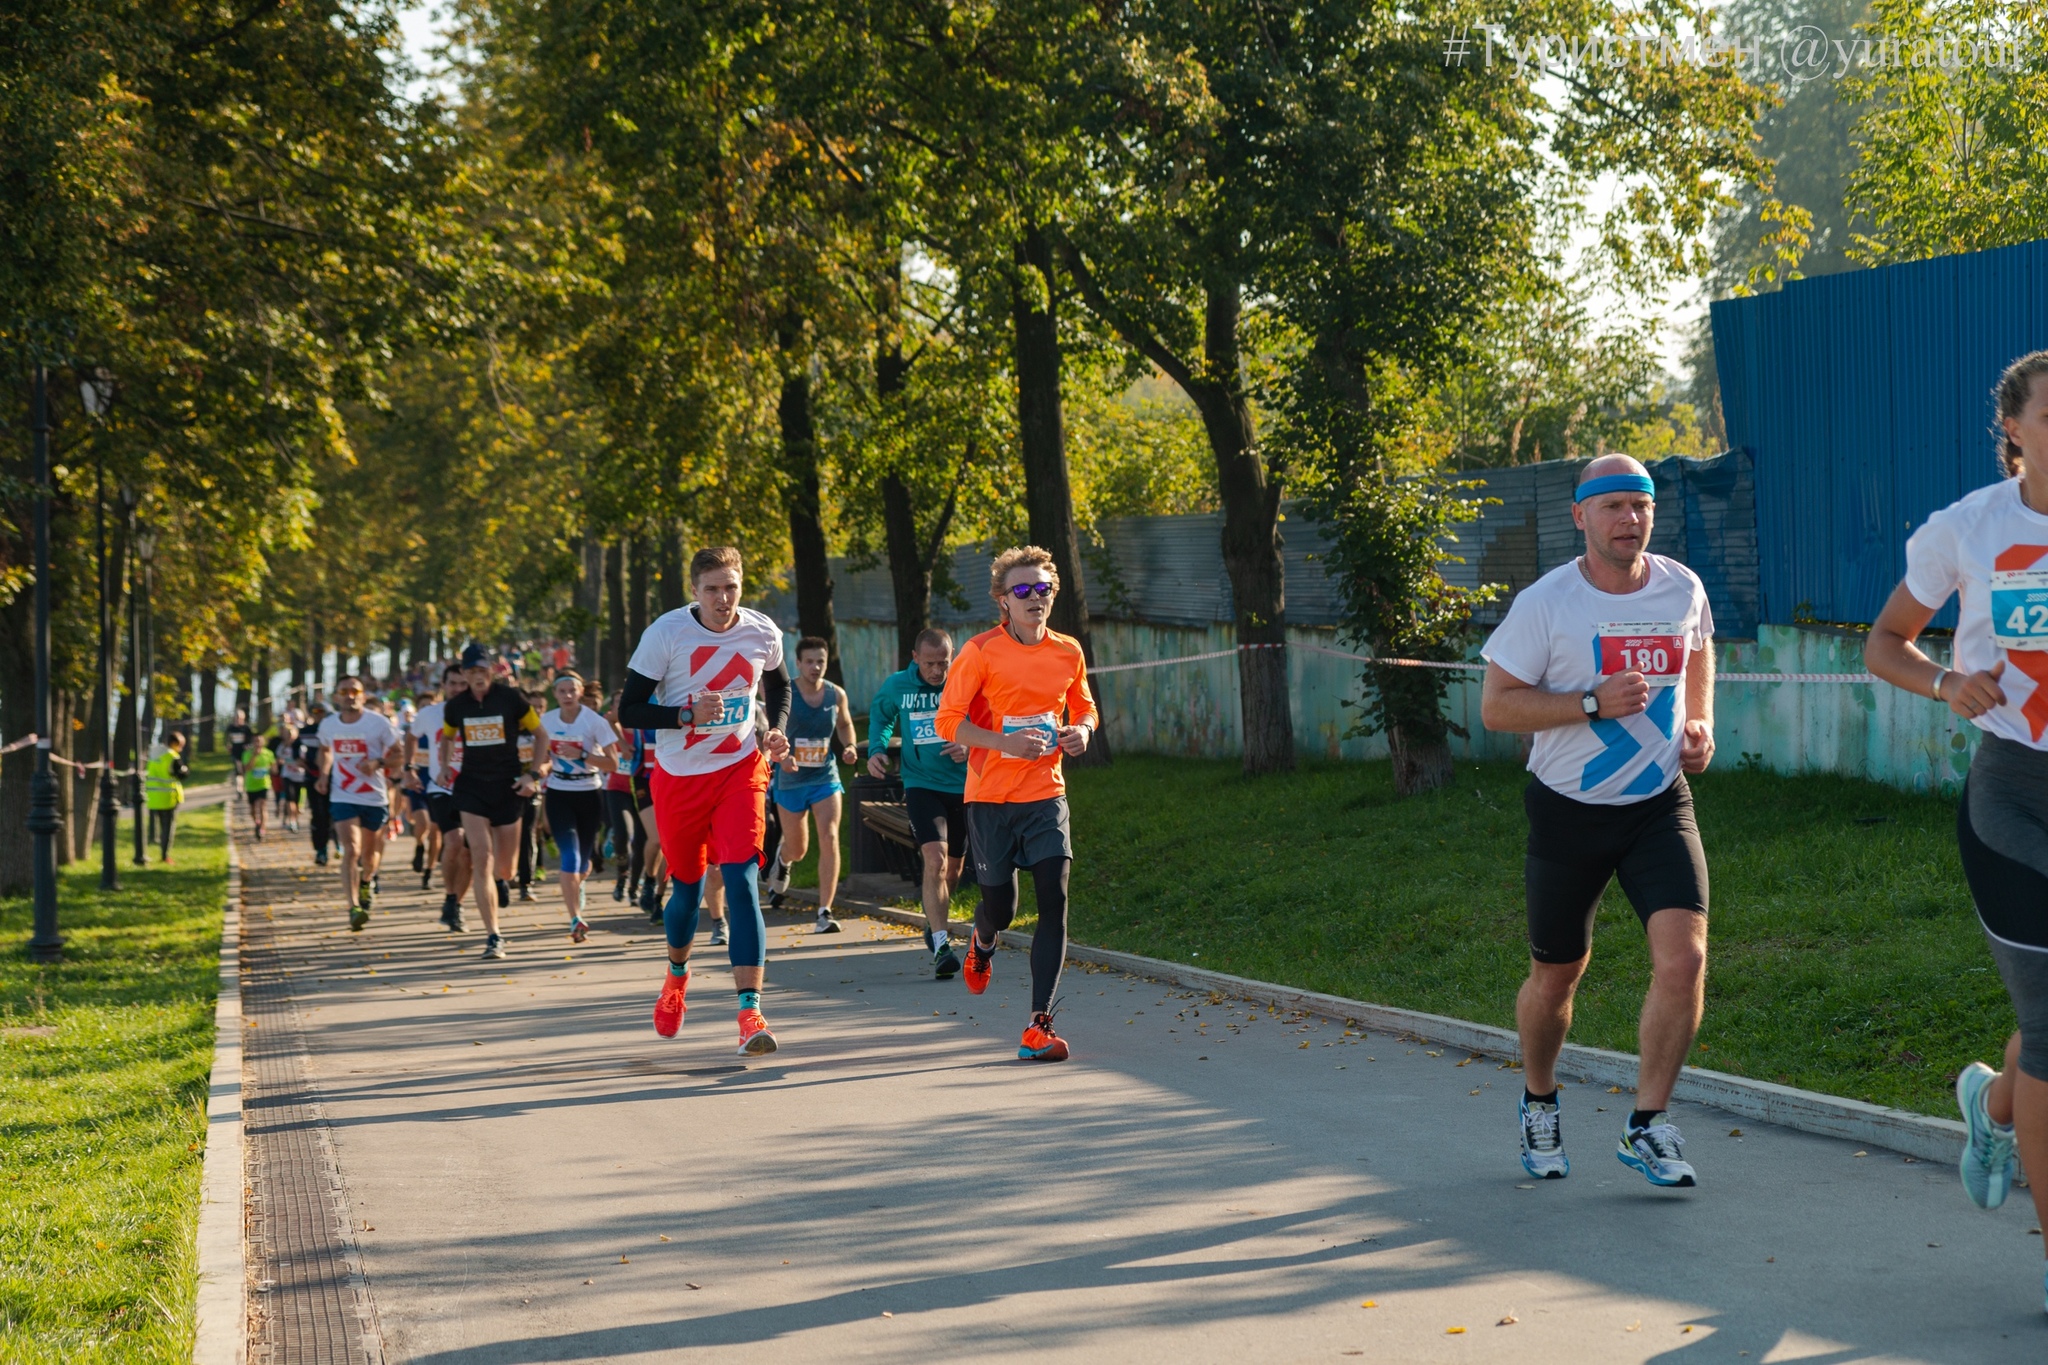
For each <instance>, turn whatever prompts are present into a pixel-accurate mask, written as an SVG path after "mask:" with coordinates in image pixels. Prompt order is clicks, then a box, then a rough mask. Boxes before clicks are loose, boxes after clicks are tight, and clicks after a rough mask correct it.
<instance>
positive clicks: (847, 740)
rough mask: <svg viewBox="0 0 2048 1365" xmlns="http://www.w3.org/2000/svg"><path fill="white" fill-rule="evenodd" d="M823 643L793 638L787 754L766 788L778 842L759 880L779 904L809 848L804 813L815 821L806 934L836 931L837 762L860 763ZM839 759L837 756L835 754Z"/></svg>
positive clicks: (842, 692)
mask: <svg viewBox="0 0 2048 1365" xmlns="http://www.w3.org/2000/svg"><path fill="white" fill-rule="evenodd" d="M828 662H829V660H828V659H827V658H826V651H825V642H824V641H823V640H821V639H819V638H818V637H817V636H815V635H806V636H805V637H804V638H803V639H801V640H798V641H797V642H796V669H797V682H796V695H795V696H794V697H792V698H791V699H790V704H789V756H788V757H787V758H785V759H783V760H782V762H781V763H780V764H778V765H777V766H776V770H775V778H774V781H773V782H772V783H771V785H770V786H769V794H770V795H772V796H773V797H774V798H775V804H776V806H777V807H779V808H780V810H781V813H782V841H781V842H780V843H779V844H778V845H776V850H775V861H774V862H772V863H770V864H769V866H768V875H767V878H766V881H765V883H764V887H765V889H766V890H767V892H768V894H769V896H770V897H771V898H772V899H773V903H775V904H777V905H780V904H781V903H782V893H783V892H784V891H786V890H787V889H788V888H789V870H790V868H792V867H794V866H795V865H796V864H798V863H800V862H802V861H803V857H804V854H805V853H806V852H808V851H809V848H808V845H809V842H810V841H809V839H808V837H807V831H806V828H805V825H804V816H805V815H807V814H808V815H809V816H810V817H811V819H812V820H814V821H816V822H817V826H818V922H817V924H816V926H815V927H814V928H813V929H812V931H811V932H813V933H818V934H836V933H838V932H839V921H838V920H836V919H834V918H832V898H833V897H834V896H835V895H836V894H838V891H839V812H840V809H841V807H842V805H843V804H844V803H843V801H842V799H841V795H840V794H841V793H842V792H844V791H845V790H846V789H845V788H844V787H842V786H840V785H839V764H840V763H842V762H843V763H858V762H859V761H860V754H859V753H858V752H857V751H856V750H855V749H854V747H853V708H852V707H851V706H850V705H849V704H848V703H847V700H846V689H845V688H843V687H841V686H839V684H837V683H830V682H826V681H825V665H826V664H827V663H828ZM835 759H836V760H838V761H837V762H835V761H834V760H835Z"/></svg>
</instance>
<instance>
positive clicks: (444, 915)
mask: <svg viewBox="0 0 2048 1365" xmlns="http://www.w3.org/2000/svg"><path fill="white" fill-rule="evenodd" d="M441 923H443V924H445V925H447V926H448V931H449V932H450V933H453V934H459V933H461V932H462V902H461V901H459V900H457V899H455V897H453V896H445V897H443V898H442V900H441Z"/></svg>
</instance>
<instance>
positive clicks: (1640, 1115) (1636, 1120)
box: [1628, 1109, 1664, 1128]
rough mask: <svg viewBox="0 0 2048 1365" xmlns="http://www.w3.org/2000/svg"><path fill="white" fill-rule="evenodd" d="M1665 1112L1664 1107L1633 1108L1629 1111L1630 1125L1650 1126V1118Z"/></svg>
mask: <svg viewBox="0 0 2048 1365" xmlns="http://www.w3.org/2000/svg"><path fill="white" fill-rule="evenodd" d="M1663 1112H1664V1111H1663V1110H1662V1109H1631V1110H1629V1111H1628V1126H1629V1127H1631V1128H1647V1127H1649V1126H1650V1120H1651V1119H1653V1118H1656V1117H1657V1115H1659V1114H1661V1113H1663Z"/></svg>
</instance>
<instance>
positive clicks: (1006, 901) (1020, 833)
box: [934, 545, 1098, 1062]
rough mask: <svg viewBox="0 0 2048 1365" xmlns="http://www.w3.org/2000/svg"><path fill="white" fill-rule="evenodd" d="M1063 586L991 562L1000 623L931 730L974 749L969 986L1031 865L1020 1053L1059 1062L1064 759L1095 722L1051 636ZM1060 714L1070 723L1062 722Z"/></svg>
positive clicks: (1030, 551) (1077, 666)
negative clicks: (974, 890) (1032, 919)
mask: <svg viewBox="0 0 2048 1365" xmlns="http://www.w3.org/2000/svg"><path fill="white" fill-rule="evenodd" d="M1059 590H1060V576H1059V571H1058V570H1057V569H1055V568H1054V567H1053V562H1052V555H1051V554H1049V553H1048V552H1046V551H1044V550H1041V549H1040V548H1038V547H1037V546H1036V545H1024V546H1018V547H1013V548H1011V549H1008V550H1005V551H1003V552H1002V553H1001V554H999V555H997V556H996V558H995V562H994V563H993V564H991V565H990V566H989V596H990V597H992V598H994V599H995V602H996V612H997V615H998V616H999V617H1000V619H1001V624H1000V625H999V626H997V627H996V629H994V630H990V631H984V632H982V633H981V634H980V635H977V636H975V637H974V638H973V639H971V640H969V641H968V642H967V643H966V644H965V645H963V646H962V647H961V649H960V657H959V658H958V659H956V660H955V661H954V663H953V668H952V671H951V672H950V673H949V674H947V676H946V690H945V691H944V692H943V693H942V694H941V695H940V698H939V713H938V716H937V718H936V719H935V721H934V728H935V729H937V731H938V732H939V737H940V738H941V739H944V740H947V741H950V742H957V743H960V744H964V745H966V746H967V751H968V753H967V792H966V809H967V829H968V841H967V842H968V855H969V857H970V859H971V860H972V861H973V863H974V877H975V880H976V881H977V882H979V883H980V885H981V904H980V905H979V906H978V907H976V909H975V912H974V937H973V939H972V941H971V942H969V944H968V946H967V967H966V971H965V976H966V979H967V989H968V990H970V991H972V992H974V993H975V994H976V995H980V994H981V993H982V992H983V991H985V990H987V989H988V980H989V972H990V968H991V965H992V964H991V961H990V958H991V955H992V954H993V953H994V952H995V946H996V940H997V936H998V935H1000V934H1001V933H1002V932H1003V930H1005V929H1007V928H1009V927H1010V921H1011V920H1012V919H1013V918H1015V917H1016V913H1017V869H1018V868H1020V867H1028V868H1030V869H1031V880H1032V884H1033V887H1034V889H1035V890H1036V891H1037V893H1038V929H1037V931H1036V932H1035V933H1034V934H1033V935H1032V937H1031V1026H1030V1027H1029V1028H1027V1029H1025V1030H1024V1038H1023V1041H1022V1042H1021V1043H1020V1044H1019V1045H1018V1047H1017V1056H1018V1057H1020V1058H1022V1059H1024V1060H1026V1061H1035V1062H1063V1061H1065V1060H1066V1059H1067V1044H1066V1040H1065V1039H1063V1038H1061V1037H1059V1035H1057V1034H1056V1033H1054V1032H1053V1027H1052V1008H1053V992H1054V990H1055V989H1057V988H1058V986H1059V983H1060V967H1061V966H1062V965H1063V964H1064V963H1065V961H1066V957H1067V873H1068V871H1069V869H1070V868H1071V867H1072V866H1073V861H1074V845H1073V839H1072V836H1071V834H1070V833H1069V821H1068V816H1067V781H1066V776H1065V774H1063V773H1062V772H1061V771H1060V756H1061V755H1062V754H1074V755H1077V756H1078V755H1080V754H1082V753H1085V752H1086V751H1087V749H1088V739H1089V736H1090V735H1092V734H1093V733H1094V731H1095V726H1096V724H1097V721H1098V716H1097V713H1096V710H1095V698H1094V697H1092V696H1091V695H1089V692H1088V670H1087V664H1086V662H1085V660H1084V659H1083V658H1082V655H1081V645H1080V642H1079V641H1077V640H1074V639H1071V638H1069V637H1068V636H1065V635H1061V634H1058V633H1057V632H1055V631H1051V630H1048V629H1046V622H1047V621H1049V620H1051V619H1052V600H1053V596H1054V594H1056V593H1057V592H1059ZM1063 715H1064V717H1065V719H1064V721H1063V720H1062V719H1061V718H1062V716H1063Z"/></svg>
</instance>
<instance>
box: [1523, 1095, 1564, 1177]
mask: <svg viewBox="0 0 2048 1365" xmlns="http://www.w3.org/2000/svg"><path fill="white" fill-rule="evenodd" d="M1522 1169H1523V1170H1525V1171H1527V1172H1528V1173H1529V1174H1530V1175H1533V1176H1535V1177H1536V1178H1537V1179H1538V1180H1562V1179H1564V1178H1565V1177H1566V1176H1568V1175H1570V1174H1571V1173H1572V1163H1571V1158H1570V1157H1568V1156H1566V1155H1565V1154H1564V1130H1563V1128H1562V1127H1561V1126H1560V1124H1559V1112H1558V1106H1557V1105H1556V1104H1551V1103H1548V1102H1546V1101H1543V1100H1537V1101H1536V1102H1534V1103H1533V1104H1532V1103H1530V1100H1529V1097H1528V1095H1527V1094H1524V1095H1523V1096H1522Z"/></svg>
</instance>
